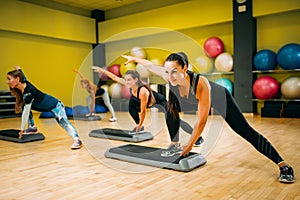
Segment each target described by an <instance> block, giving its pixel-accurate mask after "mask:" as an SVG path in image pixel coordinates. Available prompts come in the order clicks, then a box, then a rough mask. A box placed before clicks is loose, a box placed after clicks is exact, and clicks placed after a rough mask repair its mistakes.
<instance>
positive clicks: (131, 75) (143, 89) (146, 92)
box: [92, 66, 203, 141]
mask: <svg viewBox="0 0 300 200" xmlns="http://www.w3.org/2000/svg"><path fill="white" fill-rule="evenodd" d="M92 69H94V71H95V72H98V73H104V74H105V75H106V76H108V77H109V78H111V79H112V80H114V81H116V82H118V83H120V84H122V85H126V86H127V87H128V88H129V89H130V92H131V97H130V100H129V113H130V116H131V117H132V118H133V120H134V121H135V123H136V126H135V128H134V129H133V131H132V134H134V133H138V132H140V131H143V130H144V126H143V123H144V120H145V116H146V109H147V108H151V107H158V108H160V109H162V110H163V111H164V113H166V112H165V110H166V106H167V100H166V98H165V97H164V96H163V95H162V94H160V93H158V92H155V91H153V90H152V89H151V88H150V87H149V86H147V85H145V84H144V83H142V81H141V80H140V75H139V73H138V72H137V71H134V70H128V71H127V72H126V74H125V76H124V78H120V77H118V76H116V75H114V74H113V73H111V72H109V71H107V70H105V69H103V68H100V67H96V66H93V67H92ZM179 126H180V127H181V128H182V129H183V130H184V131H186V132H187V133H189V134H191V133H192V130H193V129H192V127H191V126H190V125H189V124H188V123H186V122H185V121H180V122H179ZM199 141H203V139H202V138H200V139H199Z"/></svg>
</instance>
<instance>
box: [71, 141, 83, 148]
mask: <svg viewBox="0 0 300 200" xmlns="http://www.w3.org/2000/svg"><path fill="white" fill-rule="evenodd" d="M81 147H82V142H81V140H76V141H74V143H73V144H72V146H71V149H80V148H81Z"/></svg>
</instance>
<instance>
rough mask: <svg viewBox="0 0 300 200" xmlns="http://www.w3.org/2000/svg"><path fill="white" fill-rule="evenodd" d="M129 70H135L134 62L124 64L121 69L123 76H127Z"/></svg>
mask: <svg viewBox="0 0 300 200" xmlns="http://www.w3.org/2000/svg"><path fill="white" fill-rule="evenodd" d="M128 70H135V64H134V63H133V62H130V63H128V64H127V65H125V64H122V65H121V67H120V73H121V76H123V77H124V76H125V74H126V72H127V71H128Z"/></svg>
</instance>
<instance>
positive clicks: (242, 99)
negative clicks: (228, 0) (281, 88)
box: [233, 0, 257, 113]
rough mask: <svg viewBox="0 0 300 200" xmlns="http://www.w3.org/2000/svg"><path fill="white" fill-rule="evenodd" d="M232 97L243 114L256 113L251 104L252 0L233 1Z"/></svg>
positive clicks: (254, 40)
mask: <svg viewBox="0 0 300 200" xmlns="http://www.w3.org/2000/svg"><path fill="white" fill-rule="evenodd" d="M233 34H234V97H235V99H236V101H237V103H238V104H239V106H240V108H241V110H242V111H243V112H250V113H251V112H256V109H257V108H256V107H257V106H256V103H253V101H252V98H253V94H252V84H253V82H254V81H255V78H256V75H253V73H252V69H253V63H252V60H253V56H254V55H255V53H256V19H255V18H253V16H252V0H233Z"/></svg>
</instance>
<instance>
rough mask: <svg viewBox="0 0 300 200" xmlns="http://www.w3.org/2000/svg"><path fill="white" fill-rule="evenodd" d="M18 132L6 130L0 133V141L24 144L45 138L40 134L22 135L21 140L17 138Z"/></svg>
mask: <svg viewBox="0 0 300 200" xmlns="http://www.w3.org/2000/svg"><path fill="white" fill-rule="evenodd" d="M19 132H20V131H19V130H16V129H7V130H1V131H0V140H6V141H11V142H18V143H25V142H34V141H38V140H44V139H45V136H44V135H43V134H42V133H36V134H28V135H25V134H23V135H22V138H19Z"/></svg>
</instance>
